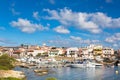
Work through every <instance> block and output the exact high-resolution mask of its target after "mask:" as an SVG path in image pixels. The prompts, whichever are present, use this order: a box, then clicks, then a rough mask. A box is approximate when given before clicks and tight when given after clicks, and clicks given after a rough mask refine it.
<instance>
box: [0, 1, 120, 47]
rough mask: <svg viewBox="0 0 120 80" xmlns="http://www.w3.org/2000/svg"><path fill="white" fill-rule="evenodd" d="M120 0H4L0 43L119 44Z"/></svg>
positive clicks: (110, 45)
mask: <svg viewBox="0 0 120 80" xmlns="http://www.w3.org/2000/svg"><path fill="white" fill-rule="evenodd" d="M119 3H120V0H1V1H0V46H17V45H20V44H31V45H42V44H43V43H46V44H47V45H49V46H64V47H71V46H77V47H81V46H82V47H83V46H86V45H89V44H102V45H104V46H108V47H113V48H115V49H118V48H120V9H119V8H120V5H119Z"/></svg>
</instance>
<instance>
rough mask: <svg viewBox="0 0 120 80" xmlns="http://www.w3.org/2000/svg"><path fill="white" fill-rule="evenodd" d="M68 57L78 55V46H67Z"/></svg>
mask: <svg viewBox="0 0 120 80" xmlns="http://www.w3.org/2000/svg"><path fill="white" fill-rule="evenodd" d="M66 51H67V57H71V56H73V57H77V55H78V52H79V49H78V48H77V47H71V48H67V50H66Z"/></svg>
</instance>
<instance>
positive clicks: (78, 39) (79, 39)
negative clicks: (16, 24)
mask: <svg viewBox="0 0 120 80" xmlns="http://www.w3.org/2000/svg"><path fill="white" fill-rule="evenodd" d="M70 38H71V39H72V40H75V41H81V40H82V38H81V37H75V36H70Z"/></svg>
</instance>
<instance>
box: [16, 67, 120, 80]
mask: <svg viewBox="0 0 120 80" xmlns="http://www.w3.org/2000/svg"><path fill="white" fill-rule="evenodd" d="M15 70H20V71H24V72H25V74H26V76H27V80H45V79H46V78H47V77H56V78H58V79H59V80H120V68H119V67H114V68H112V67H111V68H103V67H101V68H69V67H68V68H51V70H53V71H55V73H49V74H48V75H44V76H38V75H36V74H35V73H34V72H33V70H32V69H25V68H20V67H16V68H15ZM116 71H118V74H116Z"/></svg>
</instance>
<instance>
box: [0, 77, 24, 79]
mask: <svg viewBox="0 0 120 80" xmlns="http://www.w3.org/2000/svg"><path fill="white" fill-rule="evenodd" d="M0 80H25V79H18V78H13V77H8V78H0Z"/></svg>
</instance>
